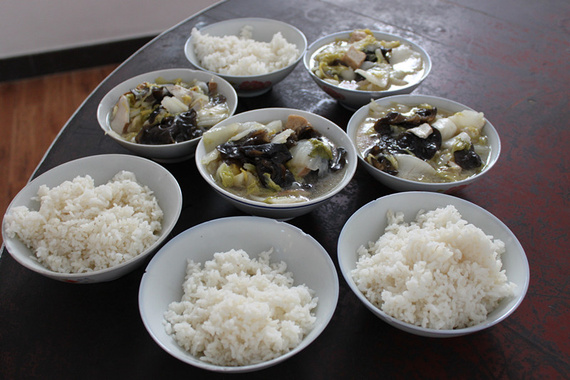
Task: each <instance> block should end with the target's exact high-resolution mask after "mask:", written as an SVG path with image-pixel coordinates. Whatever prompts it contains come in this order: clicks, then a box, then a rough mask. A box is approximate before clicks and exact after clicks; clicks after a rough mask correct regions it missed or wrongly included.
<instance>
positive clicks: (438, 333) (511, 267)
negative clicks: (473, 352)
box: [337, 191, 530, 338]
mask: <svg viewBox="0 0 570 380" xmlns="http://www.w3.org/2000/svg"><path fill="white" fill-rule="evenodd" d="M447 205H453V206H455V208H456V209H457V210H458V211H459V212H460V214H461V215H462V217H463V219H465V220H467V222H469V223H472V224H474V225H475V226H477V227H479V228H481V229H482V230H483V231H484V232H485V233H486V234H487V235H492V236H493V237H494V238H495V239H501V240H502V241H503V242H504V243H505V248H506V251H505V253H503V255H502V256H501V259H502V263H503V267H502V268H503V269H504V270H505V271H506V275H507V278H508V281H511V282H513V283H515V284H516V288H515V294H514V296H513V297H510V298H506V299H503V300H502V301H501V302H500V304H499V306H498V307H497V308H496V309H495V310H493V311H492V312H491V313H490V314H489V315H488V317H487V319H486V320H485V321H484V322H483V323H480V324H477V325H475V326H472V327H467V328H460V329H454V330H436V329H428V328H423V327H420V326H416V325H412V324H409V323H405V322H402V321H400V320H398V319H396V318H394V317H392V316H390V315H388V314H387V313H385V312H384V311H382V310H381V309H380V308H378V307H376V306H375V305H373V304H372V303H371V302H370V301H369V300H368V299H367V298H366V297H365V296H364V295H363V293H362V292H361V291H360V290H359V289H358V287H357V285H356V283H355V281H354V279H353V276H352V273H351V272H352V270H354V269H355V268H356V262H357V260H358V255H357V249H358V247H360V246H362V245H364V246H367V245H368V243H369V242H371V241H377V240H378V238H379V237H380V235H382V234H383V233H384V229H385V228H386V224H387V222H386V213H387V212H388V210H393V211H394V212H399V211H401V212H403V213H404V215H405V221H407V222H409V221H411V220H413V219H414V218H415V217H416V214H417V212H418V211H419V210H421V209H423V210H426V211H427V210H434V209H436V208H438V207H445V206H447ZM337 255H338V261H339V266H340V270H341V272H342V275H343V277H344V279H345V280H346V282H347V283H348V285H349V287H350V289H351V290H352V292H353V293H354V294H355V295H356V296H357V297H358V299H359V300H360V301H361V302H362V303H363V304H364V305H365V306H366V307H367V308H368V309H369V310H370V311H371V312H372V313H373V314H374V315H376V316H377V317H378V318H380V319H381V320H382V321H384V322H386V323H388V324H390V325H392V326H394V327H396V328H398V329H400V330H403V331H406V332H409V333H411V334H415V335H421V336H426V337H434V338H446V337H456V336H461V335H466V334H471V333H475V332H478V331H481V330H484V329H487V328H490V327H492V326H494V325H496V324H498V323H500V322H501V321H503V320H505V319H506V318H507V317H508V316H509V315H511V314H512V313H513V312H514V311H515V310H516V309H517V307H518V306H519V305H520V304H521V302H522V301H523V299H524V297H525V295H526V291H527V289H528V285H529V281H530V271H529V265H528V260H527V258H526V255H525V252H524V249H523V247H522V246H521V244H520V243H519V241H518V240H517V238H516V236H515V235H514V234H513V232H512V231H511V230H510V229H509V228H508V227H507V226H506V225H505V224H504V223H503V222H501V221H500V220H499V219H497V217H495V216H494V215H492V214H491V213H489V212H488V211H486V210H485V209H483V208H481V207H479V206H477V205H475V204H473V203H471V202H468V201H465V200H462V199H460V198H456V197H454V196H451V195H447V194H438V193H431V192H415V191H410V192H404V193H396V194H392V195H388V196H385V197H382V198H379V199H377V200H375V201H372V202H370V203H368V204H366V205H364V206H363V207H361V208H360V209H359V210H358V211H357V212H356V213H354V214H353V215H352V216H351V217H350V218H349V219H348V221H347V222H346V224H345V225H344V227H343V229H342V231H341V234H340V236H339V240H338V251H337Z"/></svg>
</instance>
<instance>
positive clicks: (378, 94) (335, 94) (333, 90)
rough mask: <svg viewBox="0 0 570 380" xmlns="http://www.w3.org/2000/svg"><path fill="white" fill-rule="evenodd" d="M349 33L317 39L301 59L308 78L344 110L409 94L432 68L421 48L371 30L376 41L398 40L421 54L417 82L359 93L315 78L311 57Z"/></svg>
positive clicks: (428, 57) (344, 37)
mask: <svg viewBox="0 0 570 380" xmlns="http://www.w3.org/2000/svg"><path fill="white" fill-rule="evenodd" d="M351 32H352V31H343V32H337V33H333V34H330V35H328V36H325V37H321V38H319V39H318V40H316V41H315V42H313V43H312V44H310V45H309V47H308V48H307V51H306V52H305V56H304V57H303V64H304V66H305V69H306V70H307V72H308V73H309V76H310V77H311V78H312V79H313V80H314V81H315V83H316V84H317V85H318V86H319V87H320V88H321V89H322V90H323V91H324V92H326V93H327V94H328V95H330V96H331V97H332V98H333V99H335V100H337V101H338V102H339V104H341V105H342V106H344V107H345V108H347V109H349V110H352V111H354V110H356V109H358V108H360V107H362V106H363V105H365V104H368V103H370V100H371V99H378V98H382V97H385V96H391V95H398V94H409V93H411V92H412V91H414V90H415V89H416V88H417V87H418V86H419V85H420V84H421V83H422V82H423V81H424V80H425V79H426V78H427V76H428V75H429V73H430V71H431V66H432V64H431V58H430V56H429V55H428V53H427V52H426V51H425V50H424V49H423V48H422V47H421V46H419V45H418V44H416V43H414V42H412V41H410V40H408V39H405V38H402V37H399V36H396V35H393V34H389V33H384V32H381V31H378V30H372V33H374V36H375V37H376V39H378V40H385V41H396V40H398V41H401V42H403V43H406V44H408V45H409V46H410V47H411V48H412V49H413V50H414V51H417V52H418V53H420V54H421V57H422V60H423V62H424V66H425V67H424V73H423V75H422V76H421V78H420V79H419V80H418V81H417V82H413V83H410V84H408V85H407V86H404V87H400V88H397V89H393V90H390V89H388V90H385V91H361V90H352V89H348V88H343V87H339V86H336V85H334V84H332V83H329V82H326V81H324V80H322V79H321V78H319V77H318V76H316V75H315V74H314V73H313V71H312V70H311V57H312V56H313V55H314V54H315V52H316V51H317V50H319V49H320V48H321V47H323V46H324V45H327V44H330V43H331V42H334V41H336V40H337V39H344V40H348V38H349V36H350V33H351Z"/></svg>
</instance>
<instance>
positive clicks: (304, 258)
mask: <svg viewBox="0 0 570 380" xmlns="http://www.w3.org/2000/svg"><path fill="white" fill-rule="evenodd" d="M271 248H273V249H274V251H273V253H272V255H271V258H270V262H271V263H273V262H280V261H284V262H285V263H286V264H287V270H288V271H290V272H291V273H292V275H293V278H294V285H298V284H305V285H306V286H307V287H309V288H310V289H312V290H314V291H315V296H316V297H318V305H317V307H316V309H315V316H316V322H315V323H314V325H313V327H312V329H311V330H310V331H309V333H308V334H307V335H306V336H305V337H304V339H303V340H302V341H301V343H300V344H299V345H298V346H297V347H295V348H294V349H292V350H291V351H289V352H287V353H286V354H284V355H282V356H279V357H277V358H274V359H272V360H269V361H265V362H262V363H257V364H250V365H244V366H220V365H213V364H211V363H208V362H205V361H203V360H200V359H199V358H197V357H195V356H193V355H191V354H190V353H189V352H188V351H186V350H184V349H183V348H181V347H180V346H179V345H178V344H177V343H176V341H175V340H174V338H173V337H172V336H170V335H168V334H167V333H166V330H165V325H164V324H163V321H164V313H165V312H166V311H167V309H168V306H169V304H170V303H171V302H174V301H180V300H181V298H182V294H183V289H182V283H183V282H184V280H185V269H186V265H187V260H189V259H191V260H192V261H194V262H195V263H204V262H205V261H209V260H212V258H213V255H214V253H216V252H228V251H230V250H231V249H236V250H237V249H242V250H244V251H245V252H246V253H247V254H248V255H249V256H250V257H252V258H253V257H257V255H259V253H261V252H263V251H267V250H269V249H271ZM315 273H319V275H318V276H315ZM338 292H339V284H338V277H337V274H336V270H335V267H334V264H333V262H332V260H331V259H330V257H329V255H328V253H327V251H326V250H325V249H324V248H323V247H322V246H321V245H320V244H319V243H318V242H317V241H316V240H315V239H313V238H312V237H311V236H309V235H307V234H305V233H304V232H303V231H301V230H300V229H298V228H297V227H294V226H292V225H290V224H287V223H284V222H279V221H275V220H273V219H266V218H260V217H251V216H242V217H228V218H221V219H215V220H212V221H209V222H205V223H202V224H200V225H197V226H195V227H192V228H190V229H188V230H186V231H184V232H182V233H181V234H179V235H178V236H176V237H175V238H174V239H172V240H171V241H170V242H168V243H167V244H166V245H165V246H164V247H163V248H162V249H161V250H160V251H159V252H158V253H157V254H156V255H155V256H154V258H153V259H152V260H151V262H150V263H149V264H148V266H147V269H146V272H145V274H144V275H143V278H142V281H141V285H140V289H139V308H140V314H141V317H142V320H143V323H144V326H145V327H146V329H147V331H148V332H149V334H150V336H151V337H152V338H153V339H154V341H155V342H156V343H157V344H158V345H159V346H160V347H161V348H162V349H163V350H165V351H166V352H168V353H169V354H170V355H172V356H173V357H175V358H177V359H179V360H181V361H182V362H184V363H188V364H190V365H193V366H195V367H199V368H202V369H205V370H209V371H214V372H222V373H239V372H252V371H258V370H261V369H264V368H267V367H270V366H273V365H276V364H278V363H281V362H283V361H285V360H287V359H289V358H291V357H292V356H294V355H296V354H298V353H299V352H301V351H302V350H303V349H304V348H306V347H307V346H308V345H309V344H311V342H313V341H314V340H315V339H317V337H318V336H319V334H321V333H322V332H323V330H324V329H325V327H326V326H327V324H328V323H329V321H330V320H331V318H332V316H333V314H334V311H335V308H336V304H337V300H338Z"/></svg>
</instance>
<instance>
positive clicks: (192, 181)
mask: <svg viewBox="0 0 570 380" xmlns="http://www.w3.org/2000/svg"><path fill="white" fill-rule="evenodd" d="M568 11H569V7H568V3H567V1H565V0H549V1H547V2H537V1H532V0H519V1H515V0H507V1H500V2H498V1H492V0H483V1H479V2H471V1H466V0H452V1H446V0H428V1H423V0H406V1H399V2H387V1H376V0H358V1H357V0H343V1H340V0H332V1H300V0H290V1H288V2H284V1H279V2H278V1H263V0H230V1H227V2H223V3H220V4H219V5H217V6H215V7H212V8H211V9H209V10H207V11H206V12H204V13H201V14H198V15H195V16H193V17H191V18H189V19H188V20H187V21H185V22H183V23H181V24H179V25H178V26H176V27H175V28H173V29H171V30H169V31H167V32H166V33H164V34H162V35H161V36H159V37H158V38H157V39H155V40H153V41H152V42H150V43H149V44H148V45H146V46H145V47H144V48H143V49H142V50H140V51H139V52H137V53H136V54H135V55H134V56H133V57H131V58H130V59H129V60H127V61H126V62H125V63H124V64H123V65H121V66H120V67H119V68H118V69H117V70H116V71H115V72H114V73H113V74H112V75H111V76H110V77H109V78H107V79H106V80H105V81H104V82H103V83H102V84H101V86H100V87H99V88H98V89H97V90H95V91H94V92H93V94H92V95H91V96H90V97H89V98H88V99H87V100H86V101H85V103H84V104H83V105H82V106H81V107H80V108H79V109H78V110H77V113H76V114H75V115H74V116H73V117H72V118H71V120H70V121H69V122H68V124H67V125H66V126H65V129H64V130H63V132H62V133H61V135H60V136H59V137H58V138H57V140H56V141H55V142H54V144H53V146H52V147H51V149H50V150H49V152H48V153H47V155H46V157H45V159H44V161H43V162H42V163H41V165H40V166H39V167H38V171H37V173H36V174H40V173H42V172H44V171H46V170H48V169H50V168H52V167H55V166H57V165H59V164H61V163H64V162H67V161H69V160H72V159H75V158H79V157H83V156H88V155H94V154H104V153H128V152H127V151H126V150H124V149H123V148H121V147H120V146H119V145H118V144H116V143H115V142H113V141H112V140H111V139H109V138H108V137H106V136H105V135H104V134H103V132H102V131H101V129H100V127H99V126H98V124H97V120H96V117H95V113H96V109H97V105H98V102H99V100H100V99H101V98H102V96H103V95H104V94H105V93H106V92H107V91H108V90H109V89H111V88H112V87H113V86H115V85H116V84H118V83H120V82H121V81H123V80H125V79H127V78H129V77H132V76H135V75H137V74H140V73H143V72H146V71H151V70H156V69H161V68H169V67H188V66H189V64H188V62H187V61H186V59H185V57H184V52H183V46H184V43H185V41H186V39H187V38H188V36H189V34H190V31H191V29H192V27H194V26H196V25H203V24H209V23H213V22H216V21H220V20H224V19H230V18H238V17H265V18H273V19H277V20H282V21H285V22H288V23H291V24H293V25H294V26H296V27H298V28H299V29H300V30H302V31H303V32H304V33H305V35H306V37H307V40H308V41H309V43H311V42H312V41H314V40H316V39H317V38H319V37H322V36H324V35H327V34H330V33H334V32H337V31H341V30H352V29H355V28H364V27H367V28H370V29H377V30H381V31H385V32H389V33H393V34H397V35H401V36H403V37H406V38H408V39H410V40H412V41H414V42H416V43H418V44H420V45H422V46H423V47H424V48H425V49H426V50H427V51H428V53H429V54H430V55H431V57H432V60H433V70H432V73H431V75H430V76H429V77H428V78H427V80H426V81H425V82H424V84H422V85H421V86H420V87H419V88H418V89H417V90H416V91H415V93H419V94H428V95H436V96H441V97H445V98H451V99H453V100H455V101H458V102H460V103H463V104H465V105H468V106H469V107H471V108H474V109H476V110H479V111H482V112H484V113H485V116H486V117H487V118H488V119H489V120H490V121H491V122H492V123H493V125H494V126H495V127H496V128H497V129H498V131H499V134H500V136H501V139H502V144H503V150H502V155H501V157H500V160H499V163H498V164H497V165H496V166H495V167H494V168H493V169H492V171H491V172H490V173H489V175H488V176H486V177H485V178H483V179H482V180H481V181H479V182H477V183H476V184H474V185H472V186H469V187H468V188H465V189H463V190H461V191H459V192H458V193H456V194H455V196H458V197H461V198H463V199H466V200H469V201H471V202H474V203H476V204H478V205H480V206H482V207H483V208H485V209H487V210H488V211H490V212H491V213H493V214H495V215H496V216H497V217H498V218H500V219H501V220H502V221H503V222H504V223H505V224H506V225H507V226H509V228H511V230H512V231H513V232H514V233H515V234H516V235H517V237H518V238H519V240H520V242H521V244H522V245H523V247H524V248H525V251H526V253H527V256H528V259H529V262H530V266H531V285H530V288H529V291H528V293H527V297H526V299H525V301H524V302H523V303H522V305H521V306H520V307H519V309H518V310H517V311H516V312H515V313H514V314H513V315H511V316H510V317H509V318H508V319H507V320H505V321H504V322H503V323H501V324H499V325H497V326H495V327H493V328H491V329H488V330H486V331H483V332H480V333H477V334H474V335H469V336H465V337H461V338H453V339H430V338H422V337H417V336H414V335H410V334H408V333H404V332H402V331H399V330H397V329H395V328H392V327H390V326H389V325H387V324H385V323H383V322H381V321H380V320H379V319H377V318H376V317H374V316H373V315H372V313H370V312H369V311H368V310H367V309H365V307H364V306H363V305H362V304H361V303H360V302H359V301H358V299H357V298H356V296H355V295H354V294H352V293H351V291H350V290H349V288H348V286H347V285H346V283H345V281H344V279H343V278H342V276H341V274H340V271H339V278H340V285H341V289H340V297H339V302H338V306H337V310H336V313H335V315H334V317H333V319H332V321H331V323H330V324H329V326H328V327H327V329H326V330H325V331H324V333H323V334H322V335H321V336H320V337H319V338H318V339H317V340H316V341H315V342H313V344H311V345H310V346H309V347H308V348H307V349H305V350H304V351H302V352H301V353H300V354H298V355H296V356H294V357H293V358H291V359H290V360H288V361H286V362H284V363H282V364H280V365H277V366H275V367H272V368H269V369H267V370H264V371H261V372H254V373H250V374H246V375H233V376H232V377H234V378H253V379H258V378H259V379H265V378H275V379H294V378H303V379H305V378H306V379H309V378H310V379H315V378H316V379H335V378H362V379H365V378H366V379H368V378H400V377H401V378H438V379H441V378H482V379H489V378H493V379H507V378H512V379H525V378H528V379H530V378H533V379H538V378H569V377H570V370H569V362H570V360H569V346H568V342H569V341H570V339H569V333H568V315H569V308H568V305H569V302H568V299H569V289H568V273H569V260H568V236H567V232H568V222H569V221H570V215H569V211H568V210H569V207H568V206H569V180H568V161H569V160H568V158H569V157H568V153H567V144H568V141H570V140H569V137H570V136H569V132H568V131H569V128H568V127H569V125H568V120H569V118H570V114H569V108H568V101H569V98H568V85H569V84H570V78H569V73H568V52H569V51H570V46H569V35H570V19H569V17H570V14H569V12H568ZM264 107H291V108H298V109H302V110H307V111H311V112H314V113H317V114H320V115H322V116H325V117H327V118H329V119H330V120H333V121H334V122H336V123H337V124H338V125H339V126H340V127H342V128H346V125H347V123H348V120H349V119H350V117H351V115H352V113H351V112H350V111H348V110H346V109H344V108H342V107H341V106H339V105H338V104H337V103H336V102H335V101H333V100H332V99H331V98H329V97H328V96H327V95H326V94H324V93H323V92H322V91H321V90H319V89H318V87H317V86H316V85H315V84H314V83H313V82H312V80H311V79H310V78H309V76H308V74H307V73H306V72H305V71H304V68H303V66H302V64H301V65H299V66H298V67H297V68H296V69H295V71H294V72H293V73H292V74H291V75H290V76H289V77H288V78H286V79H285V80H284V81H283V82H281V83H279V84H277V85H276V86H275V87H274V88H273V89H272V91H271V92H269V93H268V94H266V95H263V96H260V97H257V98H251V99H240V104H239V108H238V112H242V111H245V110H251V109H257V108H264ZM165 166H166V167H167V168H168V169H169V170H170V171H171V172H172V173H173V174H174V175H175V176H176V178H177V179H178V180H179V182H180V185H181V187H182V189H183V195H184V209H183V213H182V215H181V218H180V221H179V223H178V224H177V226H176V228H175V230H174V232H173V235H176V234H178V233H180V232H182V231H183V230H185V229H187V228H189V227H191V226H194V225H196V224H199V223H201V222H204V221H207V220H210V219H213V218H219V217H225V216H231V215H241V213H240V212H239V211H238V210H237V209H235V208H233V206H231V205H229V204H228V203H226V202H225V201H224V200H223V199H221V198H220V197H219V196H218V195H216V194H214V193H213V192H212V191H211V190H210V188H208V187H207V185H206V184H205V182H204V181H203V180H202V178H201V177H200V175H199V173H198V172H197V170H196V168H195V165H194V162H193V161H192V160H190V161H187V162H184V163H180V164H172V165H165ZM117 168H120V163H119V162H118V163H117ZM392 192H393V191H392V190H390V189H388V188H385V187H383V186H382V185H380V184H378V183H377V182H374V181H373V180H371V179H370V178H369V176H368V175H367V173H366V172H365V171H364V170H363V168H362V167H360V168H359V169H358V171H357V173H356V176H355V177H354V179H353V181H352V182H351V183H350V184H349V186H348V187H347V188H346V189H345V190H344V191H343V192H341V193H340V194H338V195H337V196H335V197H334V198H333V200H332V201H331V202H330V203H328V204H326V205H323V206H321V207H320V208H319V209H317V210H316V211H314V212H312V213H310V214H308V215H306V216H303V217H300V218H297V219H293V220H291V221H290V223H291V224H294V225H296V226H298V227H300V228H302V229H303V230H304V231H305V232H307V233H309V234H311V235H312V236H313V237H315V238H316V239H317V240H318V241H319V242H320V243H321V244H322V245H323V246H324V248H325V249H326V250H327V251H328V252H329V254H330V255H331V258H332V259H333V261H334V262H335V265H337V259H336V244H337V238H338V235H339V233H340V230H341V229H342V226H343V225H344V223H345V221H346V220H347V219H348V218H349V217H350V215H351V214H352V213H353V212H355V211H356V210H357V209H358V208H360V207H361V206H363V205H364V204H366V203H367V202H369V201H371V200H374V199H376V198H378V197H380V196H382V195H386V194H390V193H392ZM337 268H338V266H337ZM143 271H144V269H143V268H141V269H140V270H138V271H136V272H133V273H131V274H129V275H127V276H125V277H124V278H121V279H119V280H116V281H113V282H110V283H103V284H95V285H71V284H65V283H59V282H56V281H53V280H49V279H46V278H43V277H41V276H39V275H37V274H35V273H33V272H31V271H28V270H27V269H25V268H23V267H22V266H20V265H19V264H17V263H16V262H15V261H14V260H13V259H12V258H11V257H10V256H9V254H8V253H7V252H6V251H4V252H3V253H2V257H1V259H0V377H3V378H6V379H24V378H26V379H27V378H69V379H78V378H124V379H126V378H161V379H162V378H175V377H179V376H184V377H186V378H200V379H214V378H220V377H223V375H220V374H217V373H211V372H206V371H203V370H200V369H197V368H194V367H192V366H189V365H187V364H184V363H182V362H180V361H178V360H176V359H174V358H173V357H171V356H170V355H169V354H167V353H166V352H164V351H163V350H162V349H161V348H160V347H159V346H158V345H157V344H156V343H155V342H154V341H153V340H152V339H151V338H150V336H149V335H148V333H147V332H146V330H145V328H144V326H143V324H142V321H141V318H140V316H139V312H138V303H137V297H138V287H139V283H140V279H141V276H142V273H143ZM228 377H229V376H228Z"/></svg>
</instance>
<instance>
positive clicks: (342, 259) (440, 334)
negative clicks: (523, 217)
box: [337, 191, 530, 338]
mask: <svg viewBox="0 0 570 380" xmlns="http://www.w3.org/2000/svg"><path fill="white" fill-rule="evenodd" d="M410 196H414V197H417V198H418V199H419V198H424V199H425V198H431V199H434V198H435V199H437V198H439V199H441V200H446V201H447V204H450V205H454V206H457V205H460V207H461V206H463V207H467V208H471V209H473V210H474V211H475V212H476V213H478V214H480V215H482V216H483V217H485V218H486V219H490V220H492V221H493V222H494V223H496V224H497V225H498V226H499V227H500V228H501V229H502V230H503V232H504V233H505V234H506V235H508V236H509V238H511V239H512V243H513V245H514V246H515V248H516V249H515V251H516V255H517V256H518V257H519V259H520V260H521V263H522V264H523V265H522V267H523V270H524V273H523V277H524V283H522V284H520V285H519V284H517V287H519V286H520V287H519V289H520V290H519V291H518V292H517V294H516V295H515V296H514V299H516V302H515V303H514V304H513V305H511V306H510V307H509V308H508V309H506V310H505V311H504V312H503V313H502V314H501V315H500V316H498V317H497V318H496V319H494V320H492V321H487V320H486V321H484V322H482V323H479V324H477V325H475V326H470V327H464V328H460V329H441V330H437V329H430V328H425V327H421V326H417V325H413V324H411V323H407V322H404V321H401V320H399V319H397V318H394V317H392V316H390V315H388V314H387V313H385V312H384V311H383V310H381V309H380V308H379V307H377V306H375V305H374V304H372V302H370V301H369V300H368V299H367V298H366V296H364V294H362V292H361V291H360V290H359V289H358V287H357V286H356V283H355V282H354V279H353V278H352V275H351V273H350V271H349V268H348V266H347V258H346V254H345V253H343V252H344V251H343V250H342V248H343V243H344V241H345V239H346V238H347V236H348V234H349V233H350V231H349V228H350V227H351V226H352V224H354V223H355V221H356V220H358V219H359V218H360V217H361V216H362V214H364V213H366V212H367V211H369V210H372V209H374V208H375V207H378V205H379V204H380V203H386V202H391V203H394V202H395V198H401V197H410ZM436 207H438V206H435V207H431V208H429V209H434V208H436ZM421 208H422V207H419V208H418V211H419V209H421ZM423 208H424V209H426V210H427V209H428V208H427V207H423ZM407 216H408V217H410V215H407ZM462 216H463V215H462ZM381 218H385V215H383V216H381ZM468 222H469V223H470V221H468ZM477 227H479V228H481V226H477ZM383 233H384V231H380V234H381V235H382V234H383ZM381 235H378V238H379V237H380V236H381ZM378 238H377V239H378ZM362 244H363V245H366V244H368V242H362ZM337 260H338V263H339V268H340V271H341V273H342V276H343V277H344V279H345V281H346V283H347V284H348V286H349V288H350V289H351V291H352V292H353V293H354V294H355V296H356V297H357V298H358V299H359V300H360V301H361V302H362V303H363V304H364V306H366V308H367V309H369V310H370V311H371V312H373V313H374V314H376V315H377V316H378V317H379V318H380V319H382V320H383V321H385V322H387V323H389V324H391V325H392V326H394V327H395V328H398V329H400V330H403V331H406V332H409V333H411V334H415V335H420V336H426V337H437V338H448V337H456V336H461V335H467V334H471V333H475V332H478V331H481V330H484V329H487V328H489V327H492V326H494V325H496V324H499V323H500V322H502V321H503V320H505V319H506V318H507V317H508V316H510V315H511V314H512V313H514V312H515V310H516V309H517V308H518V307H519V306H520V304H521V303H522V302H523V300H524V298H525V296H526V293H527V291H528V288H529V284H530V267H529V262H528V257H527V256H526V253H525V251H524V248H523V246H522V245H521V243H520V241H519V240H518V238H517V237H516V235H515V234H514V233H513V232H512V230H511V229H510V228H509V227H508V226H507V225H506V224H505V223H504V222H503V221H501V220H500V219H499V218H498V217H496V216H495V215H493V214H492V213H491V212H489V211H487V210H486V209H484V208H483V207H481V206H479V205H477V204H475V203H473V202H470V201H467V200H465V199H462V198H459V197H455V196H452V195H449V194H442V193H435V192H430V191H406V192H398V193H393V194H389V195H385V196H382V197H379V198H377V199H374V200H372V201H370V202H368V203H366V204H365V205H363V206H361V207H360V208H359V209H358V210H357V211H355V212H354V214H352V215H351V216H350V217H349V218H348V220H347V221H346V223H345V224H344V226H343V228H342V230H341V232H340V234H339V238H338V243H337ZM503 265H504V263H503ZM504 269H505V268H504V267H503V270H504Z"/></svg>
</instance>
